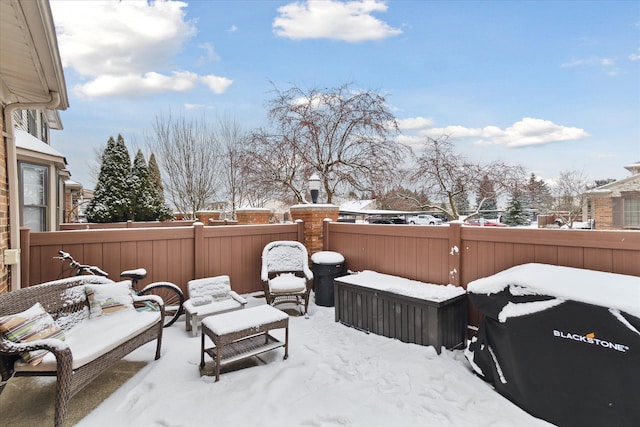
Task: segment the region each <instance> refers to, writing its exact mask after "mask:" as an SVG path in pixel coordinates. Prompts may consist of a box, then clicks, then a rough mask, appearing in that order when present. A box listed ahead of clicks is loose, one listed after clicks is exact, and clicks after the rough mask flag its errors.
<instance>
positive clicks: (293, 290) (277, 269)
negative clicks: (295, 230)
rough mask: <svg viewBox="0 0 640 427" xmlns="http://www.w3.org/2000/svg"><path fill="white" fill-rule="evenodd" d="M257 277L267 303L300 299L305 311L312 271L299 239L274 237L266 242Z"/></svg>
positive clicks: (273, 304) (280, 302) (307, 304)
mask: <svg viewBox="0 0 640 427" xmlns="http://www.w3.org/2000/svg"><path fill="white" fill-rule="evenodd" d="M261 279H262V286H263V288H264V295H265V297H266V299H267V304H270V305H272V306H275V305H276V304H282V303H287V302H294V303H296V304H298V305H300V304H301V300H304V312H303V313H302V314H304V315H307V309H308V308H309V295H310V293H311V286H312V285H311V280H313V273H312V272H311V269H309V255H308V253H307V249H306V248H305V247H304V245H303V244H302V243H300V242H296V241H293V240H277V241H274V242H271V243H269V244H267V245H266V246H265V247H264V249H263V251H262V272H261Z"/></svg>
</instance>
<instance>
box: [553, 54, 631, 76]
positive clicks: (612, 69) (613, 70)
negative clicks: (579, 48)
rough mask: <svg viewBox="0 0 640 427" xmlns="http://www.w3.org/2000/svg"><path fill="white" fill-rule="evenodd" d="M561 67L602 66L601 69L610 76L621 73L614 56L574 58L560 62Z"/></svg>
mask: <svg viewBox="0 0 640 427" xmlns="http://www.w3.org/2000/svg"><path fill="white" fill-rule="evenodd" d="M560 67H562V68H573V67H590V68H600V70H601V71H602V72H603V73H605V74H606V75H608V76H617V75H618V74H620V68H618V67H617V66H616V61H615V59H613V58H598V57H590V58H581V59H572V60H571V61H569V62H565V63H562V64H560Z"/></svg>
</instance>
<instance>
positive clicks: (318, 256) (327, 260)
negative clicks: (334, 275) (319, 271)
mask: <svg viewBox="0 0 640 427" xmlns="http://www.w3.org/2000/svg"><path fill="white" fill-rule="evenodd" d="M311 262H313V263H314V264H340V263H343V262H344V257H343V256H342V254H341V253H339V252H331V251H320V252H316V253H314V254H313V255H311Z"/></svg>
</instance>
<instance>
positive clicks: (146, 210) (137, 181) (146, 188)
mask: <svg viewBox="0 0 640 427" xmlns="http://www.w3.org/2000/svg"><path fill="white" fill-rule="evenodd" d="M129 183H130V186H131V187H130V188H131V193H130V197H131V213H130V214H129V218H131V219H132V220H134V221H153V220H155V212H154V211H153V201H154V200H153V199H154V197H153V196H154V191H153V188H152V186H151V181H150V179H149V168H148V167H147V161H146V160H145V158H144V154H142V150H138V152H137V153H136V157H135V158H134V159H133V166H132V168H131V178H130V179H129Z"/></svg>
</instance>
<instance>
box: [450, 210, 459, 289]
mask: <svg viewBox="0 0 640 427" xmlns="http://www.w3.org/2000/svg"><path fill="white" fill-rule="evenodd" d="M461 231H462V223H460V222H450V223H449V283H450V284H452V285H455V286H462V285H461V283H460V277H462V274H461V271H460V266H461V265H462V262H461V259H460V257H461V256H462V250H461V248H460V246H461V244H462V241H461V240H460V238H461V236H460V234H461Z"/></svg>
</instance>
